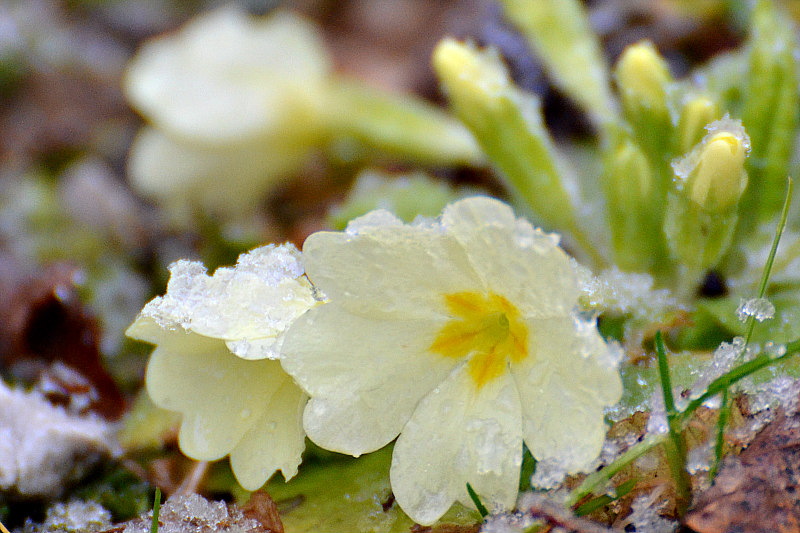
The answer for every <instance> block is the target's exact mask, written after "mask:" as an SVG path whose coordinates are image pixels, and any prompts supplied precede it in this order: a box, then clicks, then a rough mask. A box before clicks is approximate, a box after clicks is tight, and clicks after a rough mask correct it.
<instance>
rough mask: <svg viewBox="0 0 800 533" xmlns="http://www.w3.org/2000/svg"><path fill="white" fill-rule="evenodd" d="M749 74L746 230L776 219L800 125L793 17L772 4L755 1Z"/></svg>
mask: <svg viewBox="0 0 800 533" xmlns="http://www.w3.org/2000/svg"><path fill="white" fill-rule="evenodd" d="M750 32H751V39H750V53H749V72H748V75H747V77H746V80H747V87H746V89H745V94H746V95H747V97H746V99H745V102H744V108H743V109H742V120H743V122H744V125H745V128H747V131H748V133H749V134H750V138H751V141H752V146H753V151H752V155H751V157H750V165H749V167H750V171H751V174H752V176H751V179H752V180H753V182H754V183H755V184H757V186H754V187H749V188H748V190H747V191H746V193H745V197H744V199H743V205H742V212H743V213H744V212H746V213H750V216H749V217H747V218H746V219H743V220H742V221H741V224H740V225H741V226H742V229H741V230H740V231H742V232H747V231H750V230H752V229H755V227H756V226H757V225H758V223H760V222H764V221H768V220H771V219H772V217H773V216H774V215H775V213H777V211H778V208H779V206H780V183H781V181H782V180H783V176H784V173H785V171H786V170H785V169H786V167H787V165H788V164H789V159H790V157H791V149H792V146H793V143H794V133H793V132H794V131H795V129H796V128H797V124H798V101H800V94H798V85H797V79H796V77H797V66H796V60H795V59H794V50H795V48H796V46H797V39H796V37H795V32H794V28H793V25H792V23H791V19H790V17H787V16H785V14H784V13H783V12H782V11H781V10H780V9H779V8H778V6H776V5H775V3H774V2H772V1H769V0H760V1H758V2H757V3H756V5H755V7H754V9H753V12H752V15H751V29H750Z"/></svg>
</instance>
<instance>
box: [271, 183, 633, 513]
mask: <svg viewBox="0 0 800 533" xmlns="http://www.w3.org/2000/svg"><path fill="white" fill-rule="evenodd" d="M557 243H558V240H557V238H556V237H555V236H553V235H549V234H546V233H543V232H542V231H540V230H538V229H535V228H533V227H532V226H531V225H530V224H529V223H528V222H527V221H525V220H522V219H517V218H515V216H514V214H513V212H512V210H511V208H509V207H508V206H507V205H505V204H503V203H501V202H499V201H497V200H492V199H489V198H480V197H476V198H469V199H466V200H462V201H459V202H456V203H453V204H451V205H449V206H448V207H446V208H445V210H444V212H443V214H442V215H441V217H440V218H439V219H437V220H435V221H429V220H418V221H416V222H415V223H413V224H410V225H406V224H403V223H402V222H401V221H400V220H399V219H398V218H396V217H394V216H393V215H391V214H390V213H388V212H387V211H382V210H378V211H373V212H371V213H369V214H367V215H365V216H364V217H361V218H359V219H357V220H355V221H353V222H351V224H350V225H349V226H348V228H347V230H346V231H345V232H341V233H339V232H336V233H334V232H320V233H316V234H314V235H312V236H310V237H309V238H308V240H307V241H306V243H305V245H304V251H303V254H304V259H305V262H306V271H307V275H308V276H309V278H310V279H311V281H312V282H313V283H314V285H315V286H316V287H318V288H319V289H321V290H322V291H323V292H324V293H325V295H326V296H327V298H328V303H326V304H325V305H324V306H319V307H317V308H315V309H312V310H311V311H309V312H308V313H306V314H305V315H303V316H302V317H300V318H299V319H298V320H297V321H295V322H294V323H293V325H292V326H291V328H290V329H289V331H288V333H287V337H286V340H285V342H284V346H283V349H284V355H283V359H282V363H283V365H284V368H285V369H286V370H287V372H289V373H290V374H291V375H292V376H293V377H294V378H295V379H296V380H297V382H298V383H299V384H300V385H301V387H303V388H304V389H305V390H306V392H307V393H308V394H309V395H310V396H311V399H310V401H309V403H308V405H307V406H306V409H305V413H304V427H305V429H306V432H307V433H308V435H309V437H310V438H311V439H312V440H314V441H315V442H316V443H318V444H319V445H321V446H322V447H324V448H327V449H330V450H334V451H339V452H343V453H349V454H352V455H359V454H362V453H367V452H371V451H373V450H377V449H379V448H381V447H382V446H384V445H386V444H388V443H389V442H391V441H392V440H393V439H394V438H395V437H397V436H398V435H399V438H398V440H397V443H396V444H395V448H394V452H393V458H392V466H391V483H392V490H393V492H394V494H395V497H396V498H397V501H398V503H399V504H400V506H401V507H402V508H403V510H404V511H405V512H406V513H407V514H408V515H409V516H411V518H413V519H414V520H416V521H417V522H420V523H422V524H430V523H433V522H434V521H436V520H437V519H438V518H439V517H440V516H441V515H442V514H444V513H445V512H446V511H447V509H448V508H449V507H450V505H451V504H453V502H454V501H456V500H459V501H461V502H464V503H466V504H467V505H470V498H469V496H468V494H467V492H466V483H467V482H469V483H470V484H471V485H472V487H473V488H474V489H475V490H476V491H477V492H478V493H479V494H480V495H481V497H482V499H483V501H484V502H485V503H487V504H488V505H489V506H490V507H491V508H493V509H500V508H505V509H508V508H510V507H512V506H513V505H514V502H515V498H516V495H517V485H518V481H519V469H520V464H521V460H522V443H523V441H524V442H525V443H526V444H527V446H528V448H529V449H530V450H531V452H532V453H533V455H534V457H536V458H537V459H538V460H540V461H544V460H548V461H552V462H558V463H560V464H561V465H562V467H563V469H564V471H566V472H576V471H578V470H580V469H581V468H582V467H583V466H585V465H586V464H587V463H589V462H590V461H592V460H593V459H595V458H596V457H597V455H598V454H599V453H600V450H601V447H602V444H603V440H604V438H605V429H606V428H605V425H604V422H603V409H604V408H605V407H606V406H608V405H610V404H613V403H615V402H616V401H617V400H618V399H619V397H620V394H621V383H620V378H619V375H618V373H617V369H616V367H615V366H614V365H613V364H612V363H610V361H612V360H613V359H614V358H613V357H611V356H610V355H609V348H608V346H606V344H605V343H604V342H603V339H602V338H601V337H600V335H599V334H598V332H597V329H596V328H595V327H594V324H593V323H591V322H586V321H585V320H584V319H582V318H581V317H580V316H579V315H578V314H577V312H576V309H575V308H576V304H577V301H578V296H579V294H580V288H579V286H578V281H577V279H576V274H575V271H574V269H573V268H572V266H571V265H570V262H569V259H568V257H567V256H566V254H565V253H564V252H563V251H562V250H561V249H560V248H559V247H558V244H557Z"/></svg>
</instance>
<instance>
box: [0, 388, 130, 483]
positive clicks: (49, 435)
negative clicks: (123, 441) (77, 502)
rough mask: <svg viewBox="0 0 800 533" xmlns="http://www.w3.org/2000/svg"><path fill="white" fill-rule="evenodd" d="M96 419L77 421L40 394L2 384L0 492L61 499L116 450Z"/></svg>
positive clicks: (107, 429) (107, 431) (108, 431)
mask: <svg viewBox="0 0 800 533" xmlns="http://www.w3.org/2000/svg"><path fill="white" fill-rule="evenodd" d="M112 435H113V432H112V430H111V428H110V426H109V425H108V423H106V422H105V421H104V420H102V419H100V418H98V417H95V416H85V417H80V416H74V415H70V414H69V413H67V412H66V411H65V410H64V409H63V408H62V407H56V406H53V405H52V404H50V402H48V401H47V400H46V399H45V398H44V397H43V396H42V395H41V394H40V393H38V392H32V393H26V392H24V391H22V390H19V389H11V388H9V387H8V386H7V385H6V384H5V383H2V382H1V381H0V489H2V490H12V489H13V490H16V492H18V493H19V494H21V495H23V496H44V497H53V496H58V495H59V494H60V493H61V491H62V490H63V487H64V486H65V485H66V484H68V483H69V482H70V481H74V480H76V479H80V477H82V476H83V474H85V473H86V471H87V470H88V469H89V468H90V467H91V466H92V465H94V464H95V463H96V462H97V461H98V460H99V459H100V458H101V457H102V456H103V455H108V454H112V453H113V452H115V451H116V448H117V446H116V445H115V444H114V442H113V438H112Z"/></svg>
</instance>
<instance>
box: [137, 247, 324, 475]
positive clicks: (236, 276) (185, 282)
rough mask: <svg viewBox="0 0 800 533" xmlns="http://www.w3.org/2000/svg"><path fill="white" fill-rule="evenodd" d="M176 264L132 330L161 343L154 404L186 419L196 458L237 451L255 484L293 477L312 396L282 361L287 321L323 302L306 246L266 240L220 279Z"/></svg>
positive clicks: (234, 461) (184, 440)
mask: <svg viewBox="0 0 800 533" xmlns="http://www.w3.org/2000/svg"><path fill="white" fill-rule="evenodd" d="M170 270H171V273H172V277H171V278H170V282H169V284H168V286H167V293H166V294H165V295H164V296H162V297H157V298H155V299H154V300H153V301H151V302H150V303H149V304H147V305H146V306H145V308H144V309H143V310H142V312H141V313H140V314H139V317H138V318H137V319H136V321H135V322H134V323H133V325H131V327H130V328H129V329H128V335H129V336H131V337H133V338H136V339H140V340H144V341H147V342H150V343H153V344H156V345H157V346H156V349H155V351H154V352H153V355H152V356H151V358H150V362H149V363H148V366H147V375H146V377H145V384H146V387H147V391H148V393H149V395H150V397H151V398H152V399H153V401H154V402H155V403H156V405H158V406H160V407H163V408H165V409H170V410H173V411H178V412H180V413H182V414H183V415H184V419H183V422H182V424H181V429H180V434H179V444H180V446H181V450H183V452H184V453H185V454H186V455H188V456H190V457H193V458H195V459H198V460H216V459H220V458H222V457H224V456H226V455H230V457H231V466H232V468H233V471H234V474H236V477H237V479H238V480H239V483H240V484H241V485H242V486H243V487H244V488H246V489H248V490H255V489H257V488H259V487H260V486H261V485H263V484H264V482H266V481H267V479H269V477H270V476H271V475H272V473H273V472H275V470H277V469H280V470H281V471H282V472H283V474H284V476H285V477H286V478H287V479H288V478H290V477H292V476H293V475H294V474H295V473H296V472H297V466H298V465H299V463H300V454H301V453H302V450H303V447H304V433H303V429H302V422H301V419H300V410H301V409H302V406H303V404H304V403H305V399H306V397H305V395H304V394H303V393H302V391H301V390H300V389H299V388H298V387H297V386H296V385H295V384H294V382H293V381H292V379H291V378H290V377H289V376H288V375H287V374H286V373H285V372H284V371H283V369H282V368H281V365H280V363H279V362H278V361H277V360H275V359H278V358H279V357H280V346H281V344H282V343H283V339H284V333H285V331H286V329H287V328H288V327H289V325H290V324H291V323H292V322H293V321H294V320H295V319H296V318H297V317H298V316H300V315H301V314H303V313H304V312H305V311H307V310H308V309H309V308H311V307H313V306H315V305H317V304H318V303H319V301H318V300H317V299H316V298H315V294H314V291H313V289H312V287H311V284H310V283H309V282H308V280H307V279H305V278H304V277H303V272H304V269H303V264H302V257H301V255H300V252H299V251H297V249H296V248H294V246H292V245H282V246H278V247H275V246H273V245H270V246H263V247H261V248H257V249H255V250H253V251H251V252H249V253H246V254H242V255H241V256H240V257H239V261H238V262H237V264H236V266H235V267H232V268H227V267H225V268H218V269H217V271H216V272H215V273H214V275H213V276H208V275H207V274H206V270H205V267H203V265H202V264H200V263H196V262H192V261H179V262H177V263H175V264H173V265H172V267H171V269H170ZM232 414H233V415H234V416H231V415H232Z"/></svg>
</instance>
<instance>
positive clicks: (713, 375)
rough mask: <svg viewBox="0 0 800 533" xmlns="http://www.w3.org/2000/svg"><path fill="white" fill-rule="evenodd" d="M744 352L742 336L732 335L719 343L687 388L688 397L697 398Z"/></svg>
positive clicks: (740, 358)
mask: <svg viewBox="0 0 800 533" xmlns="http://www.w3.org/2000/svg"><path fill="white" fill-rule="evenodd" d="M744 352H745V342H744V337H734V338H733V340H732V341H731V342H729V343H728V342H723V343H722V344H720V345H719V347H718V348H717V349H716V350H715V351H714V355H713V357H712V358H711V362H710V363H709V364H708V365H706V366H705V367H703V368H702V370H700V376H699V377H698V378H697V380H696V381H695V382H694V384H693V385H692V386H691V388H690V389H689V397H690V398H692V399H695V398H699V397H700V396H701V395H702V394H703V393H704V392H705V391H706V389H707V388H708V386H709V385H710V384H711V382H712V381H714V380H715V379H717V378H718V377H720V376H721V375H723V374H724V373H725V372H728V371H729V370H730V369H731V368H732V367H733V365H734V364H735V363H737V362H739V361H740V360H742V356H743V354H744Z"/></svg>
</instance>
